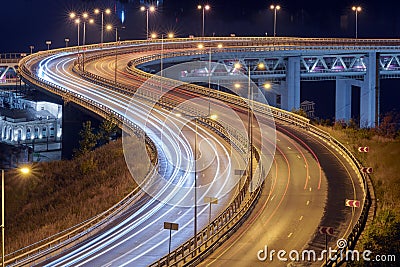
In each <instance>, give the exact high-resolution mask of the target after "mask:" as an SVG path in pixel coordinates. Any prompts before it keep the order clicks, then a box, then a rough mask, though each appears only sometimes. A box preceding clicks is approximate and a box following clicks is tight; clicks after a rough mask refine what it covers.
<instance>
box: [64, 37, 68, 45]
mask: <svg viewBox="0 0 400 267" xmlns="http://www.w3.org/2000/svg"><path fill="white" fill-rule="evenodd" d="M64 41H65V47H68V43H69V38H64Z"/></svg>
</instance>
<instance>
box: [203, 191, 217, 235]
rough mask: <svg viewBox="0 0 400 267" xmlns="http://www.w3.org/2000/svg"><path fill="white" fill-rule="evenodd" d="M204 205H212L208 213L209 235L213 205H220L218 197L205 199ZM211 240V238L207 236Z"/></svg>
mask: <svg viewBox="0 0 400 267" xmlns="http://www.w3.org/2000/svg"><path fill="white" fill-rule="evenodd" d="M204 203H209V204H210V209H209V213H208V234H210V232H211V205H212V204H218V198H216V197H204ZM207 238H209V236H207Z"/></svg>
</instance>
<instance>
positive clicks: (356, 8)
mask: <svg viewBox="0 0 400 267" xmlns="http://www.w3.org/2000/svg"><path fill="white" fill-rule="evenodd" d="M351 10H353V11H354V12H355V14H356V39H357V38H358V12H360V11H361V7H360V6H353V7H352V8H351Z"/></svg>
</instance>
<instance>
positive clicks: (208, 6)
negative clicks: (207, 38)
mask: <svg viewBox="0 0 400 267" xmlns="http://www.w3.org/2000/svg"><path fill="white" fill-rule="evenodd" d="M210 8H211V7H210V5H205V6H202V5H198V6H197V9H198V10H202V11H203V30H202V35H201V36H202V37H204V13H205V10H210Z"/></svg>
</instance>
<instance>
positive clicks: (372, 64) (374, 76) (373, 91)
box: [360, 52, 379, 127]
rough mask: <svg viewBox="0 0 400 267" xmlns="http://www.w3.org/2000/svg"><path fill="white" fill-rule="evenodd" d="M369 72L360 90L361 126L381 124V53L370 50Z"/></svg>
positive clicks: (368, 59)
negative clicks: (379, 120)
mask: <svg viewBox="0 0 400 267" xmlns="http://www.w3.org/2000/svg"><path fill="white" fill-rule="evenodd" d="M366 63H367V73H366V75H365V79H364V83H363V85H362V86H361V92H360V126H361V127H375V126H377V125H378V124H379V122H378V119H379V53H376V52H370V53H368V58H367V62H366Z"/></svg>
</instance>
